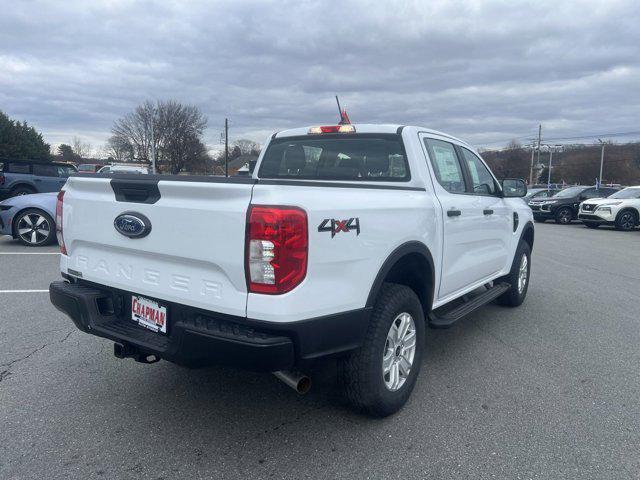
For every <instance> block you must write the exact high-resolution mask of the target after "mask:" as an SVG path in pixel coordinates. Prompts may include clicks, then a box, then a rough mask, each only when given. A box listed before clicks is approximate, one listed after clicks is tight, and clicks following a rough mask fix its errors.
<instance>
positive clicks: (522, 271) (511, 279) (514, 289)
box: [497, 242, 531, 307]
mask: <svg viewBox="0 0 640 480" xmlns="http://www.w3.org/2000/svg"><path fill="white" fill-rule="evenodd" d="M530 275H531V247H529V244H528V243H527V242H520V245H518V249H517V250H516V255H515V257H514V259H513V263H512V264H511V271H510V272H509V275H507V276H506V277H502V279H501V280H502V281H505V282H507V283H509V285H511V288H509V290H507V291H506V292H504V293H503V294H502V295H500V296H499V297H498V299H497V302H498V303H499V304H500V305H506V306H508V307H517V306H519V305H521V304H522V302H524V299H525V297H526V296H527V290H528V289H529V277H530Z"/></svg>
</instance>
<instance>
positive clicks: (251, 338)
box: [49, 281, 370, 372]
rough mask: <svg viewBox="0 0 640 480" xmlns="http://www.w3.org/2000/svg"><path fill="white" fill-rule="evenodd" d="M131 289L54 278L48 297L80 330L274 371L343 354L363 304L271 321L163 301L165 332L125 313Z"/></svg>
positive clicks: (193, 362)
mask: <svg viewBox="0 0 640 480" xmlns="http://www.w3.org/2000/svg"><path fill="white" fill-rule="evenodd" d="M131 295H132V294H131V292H125V291H121V290H117V289H113V288H108V287H104V286H100V285H93V284H88V283H67V282H62V281H60V282H54V283H52V284H51V285H50V287H49V296H50V298H51V303H53V305H54V306H55V307H56V308H57V309H58V310H60V311H62V312H64V313H66V314H67V315H68V316H69V317H71V319H72V320H73V322H74V323H75V325H76V326H77V327H78V328H79V329H80V330H82V331H83V332H86V333H90V334H92V335H96V336H99V337H103V338H107V339H110V340H113V341H114V342H118V343H121V344H123V345H126V346H131V347H134V348H135V349H137V350H138V351H140V352H141V353H145V354H154V355H156V356H158V357H160V358H163V359H165V360H168V361H171V362H174V363H178V364H182V365H185V366H190V367H200V366H206V365H211V364H226V365H232V366H237V367H240V368H244V369H248V370H254V371H267V372H273V371H277V370H287V369H291V368H294V367H297V368H304V366H305V365H308V364H309V363H312V362H314V361H317V360H321V359H326V358H328V357H332V356H336V355H340V354H345V353H347V352H349V351H351V350H354V349H356V348H358V347H359V346H360V344H361V343H362V339H363V338H364V335H365V332H366V328H367V326H368V323H369V315H370V309H362V310H355V311H352V312H345V313H341V314H336V315H328V316H325V317H318V318H314V319H309V320H301V321H298V322H289V323H275V322H265V321H262V320H251V319H248V318H244V317H235V316H231V315H224V314H220V313H215V312H210V311H206V310H200V309H197V308H193V307H189V306H186V305H180V304H176V303H170V302H163V301H162V300H160V303H161V304H163V305H166V306H167V314H168V318H169V324H168V330H167V335H163V334H158V333H154V332H152V331H150V330H147V329H145V328H143V327H140V326H138V325H137V324H136V323H135V322H133V321H132V320H131Z"/></svg>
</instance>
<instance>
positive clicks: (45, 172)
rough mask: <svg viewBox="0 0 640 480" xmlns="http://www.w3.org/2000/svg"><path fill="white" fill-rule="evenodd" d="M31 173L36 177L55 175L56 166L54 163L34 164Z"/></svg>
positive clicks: (56, 171)
mask: <svg viewBox="0 0 640 480" xmlns="http://www.w3.org/2000/svg"><path fill="white" fill-rule="evenodd" d="M33 174H34V175H36V176H38V177H57V176H58V167H56V166H55V165H34V166H33Z"/></svg>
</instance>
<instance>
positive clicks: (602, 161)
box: [598, 139, 604, 185]
mask: <svg viewBox="0 0 640 480" xmlns="http://www.w3.org/2000/svg"><path fill="white" fill-rule="evenodd" d="M598 141H599V142H600V145H602V150H601V151H600V177H598V183H599V184H600V185H602V167H603V166H604V142H603V141H602V140H601V139H598Z"/></svg>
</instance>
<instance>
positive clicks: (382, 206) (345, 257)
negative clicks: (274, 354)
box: [247, 171, 440, 322]
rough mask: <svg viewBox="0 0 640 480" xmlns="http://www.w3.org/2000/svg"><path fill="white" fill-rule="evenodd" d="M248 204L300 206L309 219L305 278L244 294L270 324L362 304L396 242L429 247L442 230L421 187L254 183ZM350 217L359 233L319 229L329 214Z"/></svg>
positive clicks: (253, 313)
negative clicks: (283, 287)
mask: <svg viewBox="0 0 640 480" xmlns="http://www.w3.org/2000/svg"><path fill="white" fill-rule="evenodd" d="M412 175H413V171H412ZM282 183H284V182H282ZM252 204H253V205H291V206H297V207H300V208H302V209H303V210H305V212H306V213H307V217H308V224H309V225H308V226H309V258H308V267H307V274H306V277H305V279H304V280H303V282H302V283H301V284H300V285H299V286H298V287H296V288H295V289H294V290H292V291H291V292H288V293H286V294H284V295H260V294H249V296H248V302H247V316H248V317H250V318H256V319H262V320H268V321H273V322H288V321H295V320H303V319H307V318H313V317H318V316H323V315H329V314H332V313H339V312H345V311H350V310H355V309H360V308H363V307H364V306H365V304H366V302H367V297H368V295H369V292H370V290H371V288H372V285H373V283H374V280H375V278H376V275H377V274H378V272H379V270H380V268H381V267H382V264H383V263H384V261H385V260H386V259H387V258H388V257H389V255H390V254H391V253H392V252H393V251H394V250H395V249H396V248H397V247H399V246H400V245H402V244H404V243H406V242H409V241H420V242H422V243H424V244H425V245H426V246H427V248H429V249H430V250H431V251H433V246H434V245H435V244H436V242H437V241H438V235H440V233H439V232H440V227H439V225H438V214H437V212H436V211H435V205H434V201H433V197H432V196H431V195H428V194H427V192H426V191H425V189H424V188H421V187H416V189H413V190H399V189H383V188H339V187H332V186H306V185H304V186H302V185H278V186H275V185H265V184H257V185H255V187H254V191H253V198H252ZM352 218H353V219H358V223H359V226H360V233H359V234H358V233H357V230H356V228H351V229H350V230H349V231H348V232H344V231H340V232H337V233H335V235H333V236H332V234H331V232H330V231H318V227H320V225H322V224H323V222H325V221H326V220H328V221H329V223H328V225H330V221H331V220H332V219H333V220H336V221H345V220H347V221H348V220H349V219H352ZM434 260H435V255H434Z"/></svg>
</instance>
